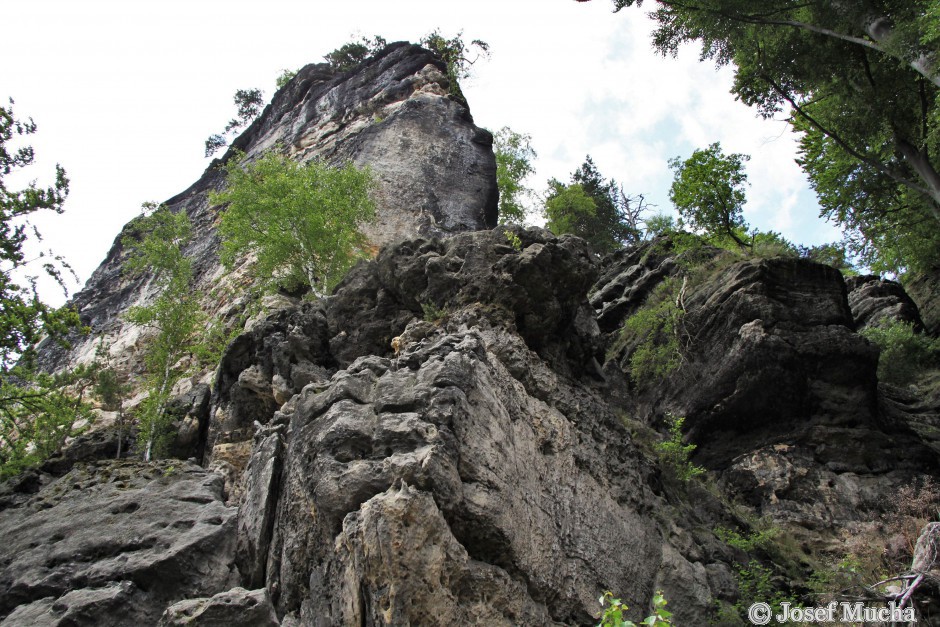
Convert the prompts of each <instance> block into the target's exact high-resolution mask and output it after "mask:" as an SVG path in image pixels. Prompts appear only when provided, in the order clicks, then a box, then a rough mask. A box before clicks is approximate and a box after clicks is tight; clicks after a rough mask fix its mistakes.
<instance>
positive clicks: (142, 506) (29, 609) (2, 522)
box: [0, 461, 236, 625]
mask: <svg viewBox="0 0 940 627" xmlns="http://www.w3.org/2000/svg"><path fill="white" fill-rule="evenodd" d="M221 484H222V482H221V477H219V476H218V475H215V474H212V473H208V472H206V471H205V470H203V469H202V468H199V467H198V466H194V465H191V464H186V463H180V462H176V463H175V465H171V464H168V463H162V464H156V465H150V464H142V463H139V462H127V461H122V462H97V463H95V464H89V465H79V466H76V467H75V468H74V469H73V470H71V471H70V472H69V473H68V474H66V475H64V476H63V477H60V478H58V479H54V480H51V481H47V482H45V484H44V485H41V486H40V487H39V489H38V490H36V491H35V492H34V493H33V494H31V495H27V494H21V495H20V496H19V497H18V498H16V499H13V500H11V501H10V502H8V504H7V507H5V508H4V509H3V510H2V511H0V537H2V538H3V543H2V545H0V616H3V617H5V621H6V622H5V623H4V624H10V625H23V624H31V625H46V624H49V625H59V624H62V625H72V624H86V625H92V624H94V625H98V624H101V625H109V624H115V625H116V624H122V625H126V624H128V623H141V622H142V623H149V624H153V623H155V622H156V620H157V619H158V618H159V616H160V614H161V613H162V612H163V610H164V608H166V606H167V604H168V603H170V602H173V601H176V600H179V599H181V598H184V597H188V596H193V595H199V594H214V593H216V592H219V591H221V590H226V589H228V588H230V587H231V585H232V583H233V581H232V580H233V576H234V575H235V570H234V559H233V558H234V544H235V543H234V535H235V533H234V532H235V512H236V510H235V509H234V508H229V507H225V506H224V504H223V503H222V494H221V488H222V485H221ZM118 608H119V609H120V611H119V613H117V614H115V613H114V612H115V611H116V610H117V609H118ZM118 619H119V620H118Z"/></svg>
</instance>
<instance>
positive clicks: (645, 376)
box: [615, 278, 685, 385]
mask: <svg viewBox="0 0 940 627" xmlns="http://www.w3.org/2000/svg"><path fill="white" fill-rule="evenodd" d="M680 290H681V286H680V283H679V281H678V279H676V278H669V279H666V280H665V281H663V282H662V283H660V284H659V285H658V286H656V288H655V289H654V290H653V292H652V293H651V294H650V296H649V298H647V300H646V303H644V305H643V306H642V307H640V308H639V309H638V310H637V311H636V313H634V314H633V315H632V316H630V317H629V318H628V319H627V321H626V322H625V323H624V327H623V330H622V331H621V338H620V341H619V342H618V343H617V345H615V349H617V348H619V347H622V346H623V345H624V344H626V343H627V342H628V341H629V340H630V339H631V338H632V339H633V340H634V341H636V342H637V344H636V348H635V349H634V350H633V353H632V354H631V355H630V379H631V380H632V381H633V382H634V383H635V384H637V385H643V384H645V383H647V382H650V381H652V380H654V379H659V378H662V377H664V376H666V375H667V374H669V373H670V372H673V371H674V370H676V369H677V368H678V367H679V366H680V365H681V364H682V352H681V343H680V341H679V339H680V334H681V331H682V329H681V326H682V319H683V316H684V315H685V311H684V310H683V309H682V308H681V307H680V306H679V305H677V304H676V300H677V298H678V295H679V292H680Z"/></svg>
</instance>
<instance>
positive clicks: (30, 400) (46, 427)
mask: <svg viewBox="0 0 940 627" xmlns="http://www.w3.org/2000/svg"><path fill="white" fill-rule="evenodd" d="M19 372H23V371H21V370H19V369H18V368H13V369H12V370H10V371H7V372H6V373H5V374H6V376H4V377H3V378H2V379H0V480H3V479H7V478H8V477H11V476H14V475H16V474H19V473H20V472H22V471H24V470H26V469H27V468H30V467H32V466H36V465H37V464H39V463H41V462H42V461H44V460H45V459H47V458H49V457H51V456H52V455H54V454H56V453H57V452H58V451H59V450H60V449H61V448H62V446H63V445H64V444H65V442H66V440H67V439H68V438H69V437H72V436H74V435H77V434H78V433H79V432H80V429H77V428H76V425H77V424H79V423H80V422H84V423H90V422H92V420H93V419H94V414H93V413H92V408H91V405H90V404H89V403H88V402H87V401H86V400H85V392H86V390H87V389H88V387H89V386H90V385H92V383H93V381H94V377H95V374H96V372H95V366H94V365H92V366H87V365H86V366H78V367H76V368H74V369H73V370H71V371H68V372H65V373H63V374H60V375H56V376H52V375H48V374H44V373H32V372H28V373H25V374H27V375H28V379H20V378H18V377H17V373H19Z"/></svg>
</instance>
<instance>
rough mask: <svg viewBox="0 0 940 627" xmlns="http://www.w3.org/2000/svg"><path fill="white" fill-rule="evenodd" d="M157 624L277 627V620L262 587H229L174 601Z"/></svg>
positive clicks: (191, 626)
mask: <svg viewBox="0 0 940 627" xmlns="http://www.w3.org/2000/svg"><path fill="white" fill-rule="evenodd" d="M159 624H160V627H184V626H188V627H230V626H231V625H251V626H252V627H277V626H278V625H280V624H281V623H280V621H278V620H277V614H275V613H274V608H273V607H272V606H271V600H270V599H269V598H268V593H267V591H265V590H245V589H244V588H232V589H231V590H226V591H225V592H220V593H219V594H217V595H215V596H212V597H209V598H202V599H187V600H185V601H180V602H179V603H174V604H173V605H171V606H170V607H168V608H167V610H166V612H164V613H163V616H162V617H161V618H160V623H159Z"/></svg>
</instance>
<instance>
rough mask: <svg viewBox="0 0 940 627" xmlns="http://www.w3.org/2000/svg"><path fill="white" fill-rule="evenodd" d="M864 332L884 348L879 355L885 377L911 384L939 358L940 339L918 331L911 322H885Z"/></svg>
mask: <svg viewBox="0 0 940 627" xmlns="http://www.w3.org/2000/svg"><path fill="white" fill-rule="evenodd" d="M861 334H862V335H863V336H864V337H865V338H867V339H868V340H869V341H871V342H873V343H875V344H877V345H878V347H879V348H880V349H881V355H880V356H879V357H878V378H879V379H880V380H881V381H886V382H888V383H893V384H895V385H907V384H909V383H912V382H913V381H914V379H915V378H916V377H917V375H918V374H920V373H921V372H923V370H924V369H925V368H927V367H928V366H930V365H933V364H935V363H936V361H937V352H938V350H940V340H936V339H933V338H931V337H929V336H928V335H926V334H924V333H918V332H917V331H915V330H914V326H913V324H911V323H910V322H903V321H900V320H894V321H891V322H885V323H882V324H878V325H874V326H870V327H867V328H865V329H863V330H862V332H861Z"/></svg>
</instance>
